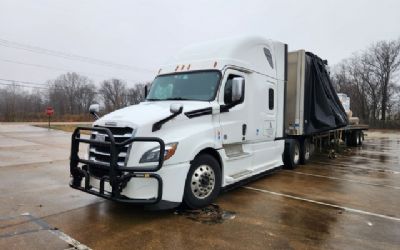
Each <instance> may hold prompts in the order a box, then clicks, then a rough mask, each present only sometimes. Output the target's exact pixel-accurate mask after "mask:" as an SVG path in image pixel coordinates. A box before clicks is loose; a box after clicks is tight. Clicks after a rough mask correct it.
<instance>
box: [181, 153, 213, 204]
mask: <svg viewBox="0 0 400 250" xmlns="http://www.w3.org/2000/svg"><path fill="white" fill-rule="evenodd" d="M220 190H221V167H220V165H219V163H218V161H217V160H216V159H215V158H214V157H212V156H210V155H206V154H203V155H199V156H197V157H196V158H195V159H194V160H193V161H192V164H191V166H190V169H189V173H188V175H187V177H186V183H185V192H184V196H183V201H184V203H185V204H186V205H187V206H188V207H190V208H202V207H205V206H207V205H208V204H210V203H211V202H213V201H214V200H215V198H217V196H218V194H219V192H220Z"/></svg>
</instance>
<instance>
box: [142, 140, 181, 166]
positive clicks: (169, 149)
mask: <svg viewBox="0 0 400 250" xmlns="http://www.w3.org/2000/svg"><path fill="white" fill-rule="evenodd" d="M177 147H178V143H177V142H174V143H168V144H166V145H165V152H164V161H166V160H168V159H169V158H171V157H172V156H173V155H174V154H175V151H176V148H177ZM159 157H160V147H155V148H153V149H150V150H149V151H147V152H146V153H144V154H143V155H142V158H140V161H139V163H146V162H158V159H159Z"/></svg>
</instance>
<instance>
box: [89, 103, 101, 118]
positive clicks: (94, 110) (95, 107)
mask: <svg viewBox="0 0 400 250" xmlns="http://www.w3.org/2000/svg"><path fill="white" fill-rule="evenodd" d="M99 111H100V105H99V104H97V103H95V104H92V105H90V107H89V113H90V114H92V115H93V116H94V117H95V118H96V119H99V115H98V114H97V113H99Z"/></svg>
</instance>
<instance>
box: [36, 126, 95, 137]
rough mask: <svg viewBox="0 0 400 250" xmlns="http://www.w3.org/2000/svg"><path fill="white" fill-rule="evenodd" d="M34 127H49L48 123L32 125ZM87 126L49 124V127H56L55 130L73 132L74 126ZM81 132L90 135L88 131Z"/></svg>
mask: <svg viewBox="0 0 400 250" xmlns="http://www.w3.org/2000/svg"><path fill="white" fill-rule="evenodd" d="M34 126H35V127H39V128H49V126H48V125H34ZM87 126H89V125H88V124H56V125H50V129H56V130H62V131H65V132H71V133H72V132H74V130H75V128H76V127H87ZM81 133H82V134H85V135H90V131H85V130H82V131H81Z"/></svg>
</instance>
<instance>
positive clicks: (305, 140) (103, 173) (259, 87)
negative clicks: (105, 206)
mask: <svg viewBox="0 0 400 250" xmlns="http://www.w3.org/2000/svg"><path fill="white" fill-rule="evenodd" d="M338 103H339V101H338V97H337V95H336V93H335V92H334V90H333V88H332V86H331V85H330V82H329V77H327V73H326V70H325V66H324V64H323V61H322V60H321V59H319V58H318V57H316V56H314V55H313V54H311V53H306V52H305V51H304V50H300V51H295V52H291V53H288V50H287V45H286V44H284V43H281V42H276V41H271V40H267V39H264V38H260V37H247V38H232V39H225V40H219V41H212V42H208V43H202V44H197V45H193V46H190V47H187V48H185V49H183V50H182V51H181V52H180V53H178V54H177V55H176V57H174V58H173V59H172V60H171V61H170V62H169V63H168V64H167V65H165V66H163V67H161V68H160V70H159V71H158V74H157V76H156V77H155V79H154V81H153V83H152V85H151V88H150V90H149V93H148V95H147V98H146V100H145V101H144V102H142V103H140V104H138V105H132V106H129V107H126V108H123V109H120V110H117V111H114V112H112V113H109V114H107V115H104V116H103V117H101V118H99V119H98V120H96V121H95V122H94V124H93V126H92V127H90V128H87V127H78V128H77V129H76V130H75V132H74V133H73V135H72V147H71V161H70V172H71V178H72V180H71V183H70V186H71V187H73V188H75V189H79V190H81V191H84V192H87V193H91V194H94V195H97V196H101V197H104V198H107V199H111V200H115V201H120V202H127V203H138V204H151V205H153V206H156V207H159V208H172V207H175V206H178V205H179V204H181V203H182V202H184V203H185V204H187V205H188V206H189V207H191V208H199V207H204V206H206V205H208V204H209V203H211V202H212V201H213V200H214V199H215V198H216V197H217V195H218V194H219V193H220V191H221V190H222V189H224V188H226V187H229V186H231V185H234V184H238V183H240V182H241V181H244V180H246V179H249V178H250V177H253V176H256V175H259V174H262V173H265V172H267V171H271V170H274V169H277V168H280V167H282V166H285V167H287V168H290V169H291V168H294V167H296V165H298V164H304V163H306V161H307V160H308V159H309V157H310V155H311V153H312V150H311V148H312V143H313V142H314V141H315V138H316V137H317V136H320V135H322V134H324V135H326V134H329V137H330V134H331V133H332V132H333V133H337V131H342V135H344V136H345V137H346V138H347V137H348V138H350V137H351V138H350V139H351V140H354V138H356V137H357V138H358V139H361V138H362V136H361V135H362V129H363V128H358V129H353V128H349V127H346V125H347V120H346V115H345V113H344V110H343V107H342V106H341V105H340V104H338ZM96 109H97V107H95V106H93V107H92V110H91V112H92V113H96ZM84 130H86V131H90V136H89V137H88V138H85V133H82V131H84ZM350 134H351V136H346V135H350ZM348 138H347V139H348ZM81 143H86V144H88V145H89V147H88V155H87V157H86V158H85V157H80V156H79V145H80V144H81Z"/></svg>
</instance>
